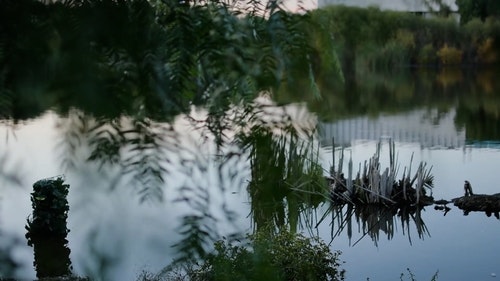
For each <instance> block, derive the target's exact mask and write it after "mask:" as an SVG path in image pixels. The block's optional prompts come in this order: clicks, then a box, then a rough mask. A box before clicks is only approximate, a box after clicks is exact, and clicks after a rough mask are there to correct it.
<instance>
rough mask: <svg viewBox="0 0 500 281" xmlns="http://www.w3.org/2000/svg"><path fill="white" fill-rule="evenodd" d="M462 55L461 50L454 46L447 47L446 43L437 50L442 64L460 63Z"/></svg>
mask: <svg viewBox="0 0 500 281" xmlns="http://www.w3.org/2000/svg"><path fill="white" fill-rule="evenodd" d="M462 55H463V51H462V50H459V49H457V48H455V47H449V46H448V44H444V46H443V47H442V48H441V49H439V50H438V51H437V56H438V58H439V62H440V63H441V64H442V65H450V64H460V63H462Z"/></svg>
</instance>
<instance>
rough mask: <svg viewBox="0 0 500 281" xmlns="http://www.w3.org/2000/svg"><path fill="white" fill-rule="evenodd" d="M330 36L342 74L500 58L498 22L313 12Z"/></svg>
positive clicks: (367, 11) (370, 11)
mask: <svg viewBox="0 0 500 281" xmlns="http://www.w3.org/2000/svg"><path fill="white" fill-rule="evenodd" d="M312 17H313V18H314V20H315V21H317V22H320V23H321V24H322V25H324V26H325V27H326V29H327V30H330V31H331V34H332V36H333V37H334V40H335V44H336V46H337V52H338V55H339V57H340V59H341V61H342V64H343V68H344V71H345V72H346V74H347V75H349V72H350V71H351V68H353V69H355V68H358V67H361V66H364V67H368V68H370V69H373V68H375V69H391V68H394V67H395V66H408V65H433V66H436V65H454V64H494V63H498V62H499V59H500V52H499V46H500V20H498V19H495V18H488V19H486V20H485V21H481V20H480V19H472V20H471V21H469V22H467V23H465V24H462V25H460V23H459V22H457V20H455V19H453V18H441V17H436V18H424V17H422V16H418V15H414V14H411V13H406V12H395V11H381V10H380V9H378V8H357V7H346V6H329V7H325V8H323V9H318V10H316V11H314V12H312Z"/></svg>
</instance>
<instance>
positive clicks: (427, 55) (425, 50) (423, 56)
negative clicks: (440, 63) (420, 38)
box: [417, 44, 437, 64]
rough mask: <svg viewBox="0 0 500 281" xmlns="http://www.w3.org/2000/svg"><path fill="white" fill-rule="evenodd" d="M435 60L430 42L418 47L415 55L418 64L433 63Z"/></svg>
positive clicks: (434, 53)
mask: <svg viewBox="0 0 500 281" xmlns="http://www.w3.org/2000/svg"><path fill="white" fill-rule="evenodd" d="M436 62H437V55H436V50H435V49H434V46H432V44H426V45H425V46H424V47H422V48H421V49H420V51H419V52H418V56H417V63H419V64H435V63H436Z"/></svg>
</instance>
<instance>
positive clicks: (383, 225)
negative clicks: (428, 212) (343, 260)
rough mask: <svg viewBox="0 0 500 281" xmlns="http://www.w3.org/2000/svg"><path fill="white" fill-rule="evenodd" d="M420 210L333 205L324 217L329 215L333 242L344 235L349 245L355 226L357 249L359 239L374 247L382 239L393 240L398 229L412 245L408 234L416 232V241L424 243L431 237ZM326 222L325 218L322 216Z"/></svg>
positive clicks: (370, 205)
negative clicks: (370, 243)
mask: <svg viewBox="0 0 500 281" xmlns="http://www.w3.org/2000/svg"><path fill="white" fill-rule="evenodd" d="M422 210H423V207H421V206H409V205H405V206H381V205H374V204H366V205H356V206H355V205H351V204H347V205H332V206H331V207H330V209H329V210H328V212H327V214H331V236H332V239H334V238H335V237H338V236H340V235H342V233H344V232H347V233H346V234H347V237H348V238H349V241H350V242H352V239H353V237H355V234H354V233H353V232H354V230H355V225H354V224H357V229H358V230H357V231H358V232H359V233H360V235H361V236H360V237H359V238H358V239H357V240H356V241H355V242H354V244H353V245H356V244H357V243H358V242H359V241H360V240H361V239H363V238H364V237H366V236H368V237H370V238H371V239H372V241H373V242H374V243H375V245H378V241H379V240H380V237H381V236H382V235H385V236H386V237H387V239H388V240H391V239H392V238H393V237H394V234H395V233H396V232H397V229H398V225H400V227H401V231H402V234H403V235H407V236H408V241H409V242H410V244H411V243H412V238H411V235H412V234H411V231H412V228H415V230H416V232H417V235H418V238H419V239H424V238H425V236H427V235H430V234H429V230H428V229H427V226H426V225H425V222H424V221H423V219H422V216H421V211H422ZM323 217H324V218H326V216H325V215H324V216H323Z"/></svg>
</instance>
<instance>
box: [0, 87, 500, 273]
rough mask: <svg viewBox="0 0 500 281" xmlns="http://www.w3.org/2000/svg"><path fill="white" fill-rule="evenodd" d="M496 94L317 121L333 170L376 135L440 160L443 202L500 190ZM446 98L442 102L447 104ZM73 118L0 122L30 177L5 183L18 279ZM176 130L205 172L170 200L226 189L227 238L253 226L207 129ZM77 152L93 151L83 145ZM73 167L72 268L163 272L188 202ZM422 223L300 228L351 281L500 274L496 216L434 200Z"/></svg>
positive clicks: (174, 177) (367, 147)
mask: <svg viewBox="0 0 500 281" xmlns="http://www.w3.org/2000/svg"><path fill="white" fill-rule="evenodd" d="M448 87H449V86H448ZM493 88H494V87H493ZM474 89H475V88H474ZM494 89H495V88H494ZM448 90H449V88H448ZM469 90H470V88H469ZM492 91H493V92H491V93H485V92H484V91H473V92H474V95H475V98H471V96H470V95H467V94H465V93H457V94H456V95H455V96H453V95H452V96H451V97H450V99H449V100H448V99H445V100H446V102H444V101H443V99H444V98H443V95H446V91H443V92H442V94H441V95H439V97H438V98H437V99H438V102H429V104H428V105H426V106H422V105H419V104H415V105H414V106H405V107H404V109H402V110H396V111H394V110H381V111H379V112H378V113H377V114H373V113H370V114H367V113H363V112H362V110H360V111H359V112H357V113H356V114H346V115H344V116H339V117H338V118H335V119H329V120H326V121H324V122H322V123H320V141H321V144H322V147H323V149H322V150H321V154H322V161H323V165H324V167H325V170H328V169H329V165H331V163H332V160H331V159H332V150H333V148H332V145H333V144H334V145H335V149H336V151H338V148H339V147H340V146H342V147H344V148H345V154H346V155H347V156H349V157H352V160H353V163H354V167H357V165H358V164H359V163H362V162H363V161H365V160H367V159H368V158H369V157H371V156H372V155H373V153H374V152H375V149H376V144H377V142H378V141H379V140H382V143H383V144H385V146H384V145H383V147H382V156H385V155H388V148H387V140H388V139H392V140H394V141H395V142H396V149H397V152H398V160H399V163H400V165H401V166H408V165H409V164H410V159H411V158H412V155H413V162H412V163H413V165H414V166H416V165H417V164H418V163H419V162H420V161H424V162H426V163H428V165H430V166H432V167H433V168H432V174H433V175H434V190H433V196H434V198H435V199H448V200H449V199H452V198H455V197H459V196H461V195H462V194H463V182H464V180H469V181H470V182H471V183H472V186H473V189H474V192H475V193H484V194H493V193H499V192H500V184H499V183H498V173H499V172H500V170H499V167H500V138H499V137H498V136H499V135H498V130H499V128H497V125H496V124H498V120H499V119H500V118H499V115H500V114H498V112H499V111H498V108H500V106H498V104H497V103H495V102H493V101H497V100H498V98H496V96H498V93H500V88H498V89H497V90H492ZM415 95H417V96H418V93H417V94H415ZM403 96H405V95H403ZM406 96H412V95H410V94H408V95H406ZM410 100H411V99H410ZM325 104H327V103H325ZM443 104H446V106H445V107H444V109H443ZM397 105H398V104H396V105H395V107H397ZM315 111H318V112H319V111H321V110H315ZM354 111H356V110H355V109H354ZM492 112H493V114H492ZM495 112H496V113H495ZM495 116H496V117H495ZM66 121H67V120H66V119H65V118H60V117H58V116H57V115H56V114H54V113H51V112H48V113H46V114H44V115H43V116H40V117H38V118H36V119H33V120H29V121H26V122H24V123H23V124H17V125H15V126H13V125H12V124H11V123H9V121H6V122H3V123H2V125H1V126H0V135H1V136H3V139H2V142H1V144H2V151H4V152H5V153H3V154H2V157H4V159H5V165H4V171H7V172H17V173H19V174H21V175H22V183H21V185H20V186H17V185H15V184H13V183H6V184H3V187H2V188H1V194H2V196H1V201H0V229H1V230H2V232H3V234H4V239H7V238H6V237H13V238H12V239H14V238H15V239H14V240H9V241H12V243H16V244H15V245H16V247H14V250H13V252H12V255H13V256H14V257H15V259H16V260H18V261H19V262H21V264H22V267H21V268H20V269H19V270H18V272H17V275H16V276H17V277H19V278H24V279H33V278H34V277H35V271H34V269H33V266H32V262H33V253H32V248H30V247H28V246H26V243H25V241H24V234H25V229H24V225H25V223H26V218H27V217H28V216H29V215H30V214H31V203H30V197H29V196H30V192H31V185H32V184H33V183H34V182H35V181H37V180H39V179H41V178H45V177H48V176H54V175H59V174H62V173H63V171H65V169H64V165H63V164H64V163H62V161H61V155H64V149H63V144H62V143H61V140H62V138H63V136H62V135H61V130H58V129H57V128H60V126H61V123H64V122H66ZM177 126H179V128H182V126H185V124H182V122H180V121H179V122H178V125H177ZM179 131H184V132H185V135H183V136H182V139H181V140H180V143H182V144H183V145H184V146H185V147H188V148H190V149H196V150H197V151H200V154H199V157H200V158H199V159H196V161H199V162H201V163H203V165H202V166H203V167H202V168H200V169H194V170H192V171H190V177H186V173H185V171H184V170H182V167H179V169H178V171H175V169H174V172H172V174H171V177H169V179H168V180H167V182H166V186H168V187H169V189H166V190H167V191H166V194H165V198H169V196H170V198H171V197H175V194H171V193H169V192H170V191H168V190H175V188H176V187H179V186H182V184H186V183H188V184H192V185H197V184H205V185H210V186H224V187H226V188H225V189H224V190H225V191H224V192H222V193H221V192H214V193H213V194H212V198H213V206H214V212H215V213H217V209H218V208H219V207H220V206H222V204H224V202H225V203H227V205H228V206H229V208H230V209H232V210H234V211H235V212H236V214H237V215H238V219H237V220H236V223H235V224H231V225H228V224H227V223H226V222H225V220H224V219H223V218H222V217H223V216H222V215H221V216H220V217H221V219H220V220H219V224H220V225H218V226H217V227H218V228H219V229H220V233H221V234H224V233H226V232H227V233H230V232H232V231H235V230H237V231H241V232H246V231H251V229H252V221H251V218H249V216H248V214H249V213H250V204H249V202H248V197H247V195H246V192H245V184H244V182H245V181H241V182H238V183H237V184H235V183H234V182H231V181H224V180H223V179H219V178H218V177H217V176H216V175H215V174H216V173H215V172H216V170H215V169H216V166H215V165H214V163H212V162H211V161H210V160H209V158H205V157H203V156H204V155H205V154H204V153H206V154H207V155H208V154H210V153H211V152H213V151H214V150H213V149H214V148H213V146H211V145H210V144H206V143H205V142H200V141H199V140H198V139H199V135H197V133H195V132H193V131H189V130H179ZM333 137H334V138H335V142H334V143H333V142H332V138H333ZM201 152H203V153H201ZM384 152H385V153H384ZM79 153H82V155H85V151H80V152H79ZM77 154H78V153H77ZM337 156H338V155H337ZM387 162H388V159H384V157H382V166H383V167H385V166H384V165H388V164H387ZM73 164H75V165H76V168H77V169H75V170H74V171H78V172H64V173H65V174H66V180H67V182H68V183H69V184H70V185H71V189H70V194H69V198H68V199H69V203H70V214H69V219H68V228H69V229H70V230H71V232H70V233H69V235H68V240H69V247H70V249H71V259H72V263H73V267H74V270H75V272H76V273H77V274H88V273H89V272H98V271H99V270H101V269H102V268H101V265H102V264H104V263H106V262H108V263H107V264H108V265H110V266H109V267H108V268H109V270H107V271H106V272H101V273H99V274H100V275H101V276H105V277H106V279H107V280H133V279H134V278H135V276H136V274H137V272H138V271H140V270H142V269H146V270H151V271H156V270H159V269H161V267H162V266H164V265H166V264H168V263H169V262H170V261H171V257H173V256H174V252H175V251H174V250H173V249H172V248H171V245H172V244H174V243H175V242H176V241H178V240H179V238H180V236H179V235H178V234H177V233H178V227H179V221H178V219H179V218H180V217H181V216H182V214H185V213H186V212H188V211H189V207H188V206H186V205H182V204H139V203H138V202H137V197H136V195H135V194H136V193H135V191H133V189H132V188H131V187H130V185H128V183H127V182H126V179H125V180H124V181H123V182H120V183H119V184H115V186H118V187H117V188H115V189H109V186H110V185H109V183H110V182H113V178H112V177H110V176H109V174H108V173H103V172H102V171H101V170H99V169H98V168H97V167H95V166H92V165H87V164H86V163H84V161H80V162H78V161H76V163H73ZM235 169H236V170H237V171H239V173H241V178H242V179H248V177H249V171H248V164H247V163H244V161H243V162H241V163H238V164H237V165H236V166H235ZM108 172H109V171H108ZM111 172H113V171H112V169H111ZM111 174H112V173H111ZM167 202H168V200H167ZM327 211H328V206H327V205H326V204H325V205H322V206H320V207H319V208H318V209H316V210H314V212H315V213H316V215H317V216H318V217H321V215H322V214H323V213H325V212H327ZM421 218H422V220H423V221H424V222H425V226H426V228H427V230H428V231H427V232H426V233H424V235H420V237H419V234H418V232H417V230H416V228H415V225H414V224H411V223H410V224H409V226H410V227H409V228H407V225H404V224H402V223H401V222H400V221H398V219H397V217H395V218H394V228H395V231H394V233H392V232H389V233H385V232H384V231H382V230H379V231H378V236H377V235H374V236H373V235H372V236H370V235H364V233H363V231H362V230H363V227H358V224H357V222H355V221H353V225H354V228H353V229H354V231H353V233H352V235H348V234H347V232H346V231H341V232H340V234H339V235H337V236H336V237H332V227H333V229H334V230H336V229H337V228H338V225H336V224H333V226H332V224H331V221H332V220H331V218H330V219H328V218H327V219H325V220H323V221H322V222H321V223H320V224H319V225H318V226H317V227H314V228H312V229H310V228H309V229H307V228H304V229H302V231H304V232H306V233H317V234H319V235H320V236H321V237H322V238H323V239H324V240H325V241H327V242H331V244H330V245H331V248H332V249H333V250H341V251H342V252H343V254H342V255H341V258H342V259H343V260H344V261H345V262H346V263H345V264H344V268H345V269H346V270H347V280H366V279H367V278H369V279H370V280H399V277H400V274H401V273H403V272H405V273H406V268H410V269H411V271H412V272H413V273H414V274H415V275H416V278H417V280H430V278H431V276H432V275H433V274H434V273H435V272H437V271H439V274H438V277H439V279H438V280H450V281H451V280H491V279H492V278H493V277H492V274H500V243H499V241H498V239H499V238H500V221H499V220H497V219H496V218H495V217H494V216H491V217H487V216H486V215H485V214H484V213H475V212H472V213H470V214H469V215H468V216H464V214H463V213H462V212H461V211H460V210H458V209H457V208H455V207H453V208H452V210H451V211H449V212H448V213H447V214H446V215H444V213H443V212H442V211H439V210H434V208H433V206H428V207H426V208H425V209H424V210H422V211H421ZM358 229H361V232H359V231H358ZM372 230H373V229H372ZM16 239H17V242H16ZM96 256H99V257H100V258H99V259H96V258H95V257H96ZM111 261H112V262H111ZM145 264H147V266H145Z"/></svg>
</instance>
